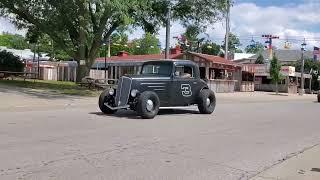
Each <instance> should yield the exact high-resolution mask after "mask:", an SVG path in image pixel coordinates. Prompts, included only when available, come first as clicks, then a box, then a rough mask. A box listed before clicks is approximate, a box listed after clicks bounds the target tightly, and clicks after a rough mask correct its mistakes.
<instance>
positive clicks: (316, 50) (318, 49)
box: [313, 46, 320, 61]
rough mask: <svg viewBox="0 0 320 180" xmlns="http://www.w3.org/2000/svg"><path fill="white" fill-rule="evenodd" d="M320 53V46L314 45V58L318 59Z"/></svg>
mask: <svg viewBox="0 0 320 180" xmlns="http://www.w3.org/2000/svg"><path fill="white" fill-rule="evenodd" d="M319 55H320V48H319V47H316V46H314V48H313V59H314V60H315V61H317V60H318V56H319Z"/></svg>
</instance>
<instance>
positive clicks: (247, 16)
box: [0, 0, 320, 49]
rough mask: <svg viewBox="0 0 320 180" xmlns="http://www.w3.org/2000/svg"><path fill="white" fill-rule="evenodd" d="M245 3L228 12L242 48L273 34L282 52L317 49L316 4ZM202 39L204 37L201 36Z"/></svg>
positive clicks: (214, 34)
mask: <svg viewBox="0 0 320 180" xmlns="http://www.w3.org/2000/svg"><path fill="white" fill-rule="evenodd" d="M253 2H254V1H253V0H252V3H250V2H249V3H248V1H246V2H245V3H244V2H242V3H241V2H238V3H235V4H234V6H233V7H232V8H231V31H232V32H233V33H234V34H236V35H238V36H239V38H240V40H241V43H242V44H243V48H244V47H245V46H246V45H248V44H249V43H250V41H251V40H252V38H253V39H254V40H255V41H259V42H261V43H264V41H265V39H262V37H261V35H262V34H274V35H278V36H280V39H279V40H275V41H274V45H275V46H277V47H278V48H283V46H284V43H285V41H286V40H287V39H288V41H289V42H290V43H292V44H293V47H294V48H299V46H300V44H301V43H302V41H303V38H306V40H307V44H308V48H309V49H311V48H312V47H313V46H320V18H319V15H318V12H319V11H318V10H319V9H320V1H319V0H304V1H303V2H301V1H300V2H299V3H288V4H285V5H281V6H280V5H277V6H259V5H257V4H256V3H253ZM1 31H6V32H11V33H19V34H23V33H24V32H23V31H19V30H16V29H15V27H14V26H13V25H12V24H11V23H10V22H8V21H7V20H5V19H4V18H0V32H1ZM184 31H185V29H184V28H183V27H182V26H181V25H180V24H179V22H173V23H172V28H171V46H174V45H175V43H176V41H175V40H174V39H173V37H175V36H178V35H180V34H182V33H183V32H184ZM206 33H207V34H208V35H209V39H211V40H212V41H214V42H216V43H218V44H221V43H222V41H223V40H224V34H225V23H224V21H222V22H217V23H215V24H213V25H210V26H209V27H208V29H207V32H206ZM143 34H144V33H143V31H142V30H141V29H137V30H135V31H134V32H133V33H132V34H131V35H130V39H134V38H139V37H141V36H142V35H143ZM202 36H205V35H202ZM165 37H166V36H165V28H161V29H160V31H159V34H158V38H159V39H160V42H161V45H162V47H164V46H165Z"/></svg>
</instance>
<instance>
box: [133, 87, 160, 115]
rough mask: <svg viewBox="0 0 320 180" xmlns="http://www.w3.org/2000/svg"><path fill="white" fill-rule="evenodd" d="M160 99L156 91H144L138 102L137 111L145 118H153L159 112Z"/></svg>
mask: <svg viewBox="0 0 320 180" xmlns="http://www.w3.org/2000/svg"><path fill="white" fill-rule="evenodd" d="M159 107H160V100H159V97H158V95H157V94H156V93H154V92H151V91H146V92H143V93H142V94H141V95H140V96H139V98H138V103H137V108H136V109H137V113H138V115H139V116H141V117H142V118H143V119H153V118H154V117H155V116H156V115H157V114H158V112H159Z"/></svg>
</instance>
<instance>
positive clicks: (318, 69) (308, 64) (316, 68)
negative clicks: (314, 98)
mask: <svg viewBox="0 0 320 180" xmlns="http://www.w3.org/2000/svg"><path fill="white" fill-rule="evenodd" d="M292 66H294V67H295V68H296V72H301V60H300V61H297V62H296V63H294V64H292ZM311 70H312V71H311ZM310 72H311V74H312V83H311V84H312V89H313V90H318V89H319V88H320V84H319V81H318V75H320V62H319V61H314V60H313V59H306V60H305V64H304V73H307V74H309V73H310Z"/></svg>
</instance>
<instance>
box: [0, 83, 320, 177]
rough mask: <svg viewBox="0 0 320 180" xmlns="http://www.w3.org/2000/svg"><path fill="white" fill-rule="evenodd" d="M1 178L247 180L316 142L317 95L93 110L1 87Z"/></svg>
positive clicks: (238, 96) (83, 101)
mask: <svg viewBox="0 0 320 180" xmlns="http://www.w3.org/2000/svg"><path fill="white" fill-rule="evenodd" d="M0 100H1V101H0V119H1V120H0V159H1V161H0V179H4V180H6V179H59V180H60V179H79V180H80V179H84V180H87V179H130V180H131V179H224V180H225V179H248V178H250V177H252V176H254V175H256V174H257V173H259V172H261V171H264V170H266V169H267V168H270V167H272V166H273V165H275V164H278V163H280V162H281V161H283V160H285V159H287V158H289V157H291V156H293V155H295V154H296V153H299V152H301V151H303V150H305V149H308V148H310V147H313V146H314V145H316V144H318V143H319V142H320V131H319V126H320V121H319V108H320V104H319V103H316V102H315V100H316V97H315V96H309V95H308V96H304V97H300V96H285V95H282V96H276V95H273V94H270V93H235V94H218V95H217V100H218V102H217V109H216V111H215V113H214V114H213V115H200V114H198V112H197V111H196V110H197V109H196V108H195V107H191V108H187V109H176V110H168V109H164V110H161V111H160V115H159V116H157V117H156V118H155V119H153V120H142V119H140V118H138V117H136V116H135V113H133V112H130V111H129V112H126V111H121V112H119V113H117V114H116V115H114V116H106V115H103V114H102V113H100V112H99V110H98V107H97V103H96V101H97V98H75V97H67V96H58V95H48V94H46V93H45V92H37V91H33V90H24V91H21V90H19V91H18V90H16V89H7V88H4V87H0Z"/></svg>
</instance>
